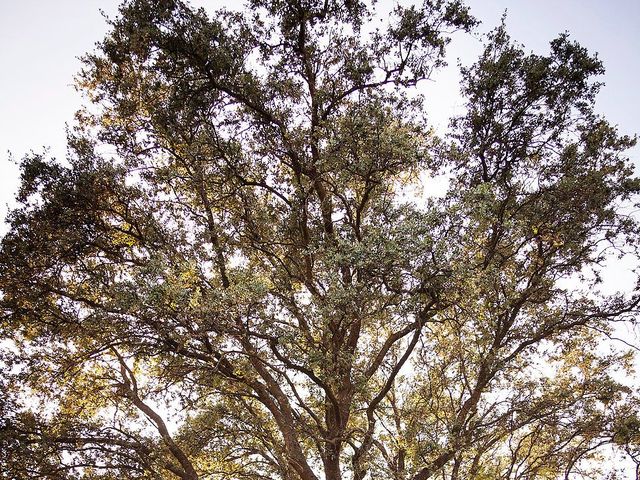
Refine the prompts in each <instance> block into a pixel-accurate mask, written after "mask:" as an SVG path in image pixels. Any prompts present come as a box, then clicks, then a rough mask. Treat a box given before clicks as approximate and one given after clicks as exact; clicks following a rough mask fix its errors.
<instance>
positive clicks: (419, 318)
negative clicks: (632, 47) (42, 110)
mask: <svg viewBox="0 0 640 480" xmlns="http://www.w3.org/2000/svg"><path fill="white" fill-rule="evenodd" d="M377 15H378V14H377V13H376V10H375V4H371V3H370V2H366V1H362V0H344V1H339V0H323V1H321V0H293V1H281V0H249V1H248V2H247V9H246V11H244V12H242V13H238V12H231V11H222V10H221V11H218V12H215V13H212V14H209V13H207V12H206V11H204V10H202V9H200V10H196V9H193V8H192V7H190V6H189V5H187V4H185V3H182V2H181V1H179V0H127V1H126V2H125V3H124V4H123V5H122V6H121V8H120V11H119V15H118V17H117V18H115V19H114V20H111V21H110V33H109V34H108V36H107V37H106V38H105V39H104V40H103V41H102V42H101V43H100V44H99V45H98V48H97V50H96V51H95V52H94V53H90V54H88V55H87V56H86V57H85V58H84V69H83V71H82V72H81V73H80V74H79V77H78V86H79V88H80V89H81V90H82V91H83V92H85V94H86V95H87V99H88V101H87V105H86V108H85V109H83V110H81V111H80V112H79V113H78V115H77V126H76V127H75V128H74V129H72V130H71V131H70V133H69V149H68V151H69V154H68V158H66V160H65V161H64V162H60V161H56V160H53V159H48V158H46V156H45V155H39V154H33V155H29V156H27V157H26V158H24V160H23V161H22V167H21V168H22V170H21V172H22V173H21V175H22V176H21V187H20V191H19V194H18V200H19V202H20V206H19V207H18V208H17V209H15V210H14V211H13V212H12V213H11V214H10V216H9V218H8V222H9V225H10V229H9V232H8V233H7V234H6V235H5V237H4V238H3V240H2V246H1V250H0V290H1V292H2V297H1V300H0V304H1V307H2V318H1V319H0V332H1V333H0V336H1V338H2V339H3V340H2V345H1V347H2V348H1V352H2V357H0V362H1V363H0V365H2V368H3V371H4V372H3V377H2V379H0V384H1V385H2V390H3V391H4V392H5V395H4V397H3V398H2V399H0V452H1V453H0V471H1V472H2V473H0V477H2V478H6V479H16V480H18V479H27V478H30V479H31V478H45V479H61V480H62V479H65V480H71V479H86V480H90V479H91V480H98V479H102V480H108V479H122V478H126V479H140V480H142V479H165V478H166V479H170V478H181V479H184V480H196V479H211V480H214V479H215V480H219V479H220V480H222V479H229V480H231V479H233V480H241V479H254V480H258V479H282V480H285V479H302V480H321V479H325V480H338V479H345V480H365V479H367V480H368V479H371V480H373V479H395V480H426V479H432V478H433V479H435V478H437V479H450V480H454V479H477V480H480V479H505V480H506V479H523V480H524V479H527V480H532V479H578V478H594V479H595V478H611V479H612V478H618V477H616V476H615V475H616V473H615V471H614V470H615V468H614V467H615V466H616V465H612V464H611V460H612V459H613V458H614V457H615V456H616V455H618V453H623V454H624V455H625V456H626V457H628V458H629V459H630V460H629V461H630V462H636V464H640V417H639V407H640V403H639V398H638V395H637V392H636V391H634V389H633V386H632V382H630V381H628V380H629V379H630V378H631V379H632V378H633V366H634V361H635V359H634V355H633V348H632V346H628V348H627V346H625V344H621V343H620V342H618V343H617V344H614V343H611V342H610V341H609V340H608V339H609V338H610V337H611V336H613V335H615V332H616V328H617V326H618V325H620V324H624V323H629V322H631V323H633V322H635V321H636V320H635V316H636V313H637V309H638V303H639V302H640V297H639V296H638V292H637V288H636V287H637V286H633V285H631V286H629V289H628V291H627V292H620V293H619V294H615V295H611V294H608V295H607V294H604V293H602V291H601V289H600V288H599V285H600V283H601V275H602V272H603V271H604V270H603V269H604V268H605V264H606V260H607V258H608V257H609V255H610V254H612V253H614V254H621V255H622V254H633V255H635V254H637V253H638V240H639V238H640V236H639V233H640V230H639V224H638V221H637V218H636V217H634V216H633V215H632V214H630V213H629V206H631V205H634V204H635V203H636V202H637V199H638V193H639V191H640V181H639V180H638V178H636V177H635V176H634V173H633V165H632V164H631V162H630V161H629V160H628V158H627V157H626V153H625V152H626V151H627V150H628V149H629V148H630V147H632V146H633V145H634V144H635V139H634V138H631V137H628V136H624V135H621V134H619V133H618V131H617V129H616V127H615V126H613V125H611V124H610V123H608V122H607V120H606V119H604V118H602V117H601V116H600V115H598V114H597V113H596V112H595V110H594V101H595V96H596V94H597V92H598V89H599V87H600V84H599V83H598V82H597V81H595V77H597V76H598V75H600V74H602V73H603V66H602V64H601V62H600V61H599V60H598V59H597V57H595V56H593V55H591V54H590V53H589V52H587V51H586V50H585V49H584V48H583V47H581V46H580V45H578V44H577V43H575V42H573V41H572V40H571V39H570V38H569V37H568V36H567V35H566V34H564V35H561V36H559V37H558V38H557V39H555V40H553V41H552V42H551V44H550V50H549V53H548V54H546V55H539V54H533V53H525V52H524V51H523V50H522V47H520V46H519V45H518V44H516V43H514V42H513V41H512V40H511V39H510V37H509V36H508V34H507V32H506V27H505V26H504V25H501V26H498V27H497V28H496V29H495V30H494V31H493V32H492V33H491V34H490V35H488V37H487V38H486V44H485V49H484V52H483V53H482V55H481V56H480V58H479V59H478V60H477V62H476V63H475V64H473V65H471V66H469V67H466V68H463V70H462V78H463V82H462V87H461V88H462V94H463V95H464V98H465V99H466V109H465V113H464V114H462V115H461V116H459V117H457V118H454V119H452V121H451V126H450V133H449V134H448V135H447V136H446V137H444V138H439V137H438V136H437V135H436V134H435V133H434V131H433V130H432V129H431V128H430V127H429V123H428V120H427V117H426V112H427V111H428V106H429V103H428V99H427V101H424V100H423V99H422V98H421V96H420V95H418V94H417V92H416V89H415V88H414V87H415V86H416V85H417V84H418V83H419V82H420V81H421V80H424V79H427V78H429V76H430V75H431V73H432V72H433V71H434V69H436V68H438V67H441V66H443V65H444V62H445V49H446V47H447V45H448V43H449V41H450V38H451V35H452V34H453V32H455V31H464V32H469V31H470V30H472V29H473V28H474V26H475V25H476V23H477V22H476V20H475V19H474V18H473V16H472V15H471V13H470V12H469V11H468V9H467V8H466V7H465V6H464V5H463V4H462V3H460V2H459V1H458V0H451V1H449V0H425V1H424V3H423V4H421V5H416V6H409V7H402V6H397V7H396V8H395V9H394V12H393V15H391V17H390V18H385V19H384V21H382V22H380V21H379V18H378V16H377ZM436 176H444V177H446V178H447V179H448V180H447V181H448V182H449V188H448V190H447V192H446V194H444V195H442V196H436V195H433V192H431V191H430V190H429V188H428V186H429V185H431V184H432V182H431V183H430V182H426V180H428V179H429V178H434V177H436ZM425 185H426V187H425ZM615 458H617V457H615ZM608 475H609V476H608Z"/></svg>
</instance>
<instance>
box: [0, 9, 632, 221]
mask: <svg viewBox="0 0 640 480" xmlns="http://www.w3.org/2000/svg"><path fill="white" fill-rule="evenodd" d="M239 3H240V2H237V3H236V2H233V1H232V0H226V1H224V2H221V1H216V0H194V1H192V4H194V5H196V6H200V5H204V6H206V7H207V8H208V9H210V10H213V9H214V8H215V7H216V6H219V5H223V4H225V5H227V6H233V5H238V4H239ZM379 3H380V4H390V3H391V1H390V0H382V1H379ZM403 3H406V2H403ZM118 4H119V1H114V0H102V1H101V0H55V1H48V0H20V1H18V0H0V45H1V46H0V69H1V70H0V72H1V73H0V219H2V218H4V216H5V215H6V211H7V204H8V203H10V202H11V200H12V198H13V195H14V194H15V191H16V189H17V177H18V171H17V168H16V167H15V165H13V164H12V163H11V162H10V161H9V152H11V155H12V156H13V158H14V159H20V158H21V157H22V156H24V155H25V154H26V153H28V152H29V151H30V150H34V151H36V152H40V151H42V150H43V148H44V147H48V148H49V151H50V154H51V155H52V156H55V157H58V158H63V157H64V154H65V148H66V147H65V143H66V142H65V124H66V123H69V124H72V123H73V115H74V113H75V111H76V110H77V109H78V107H79V106H80V104H81V102H82V98H81V96H80V94H79V93H78V92H76V91H75V90H74V88H73V86H72V83H73V76H74V74H75V73H77V72H78V70H79V69H80V62H79V61H78V59H77V57H78V56H80V55H82V54H83V53H85V52H87V51H91V50H92V49H93V48H94V44H95V42H97V41H99V40H100V39H101V38H102V37H103V36H104V34H105V32H106V30H107V26H106V23H105V21H104V19H103V17H102V15H101V13H100V9H102V10H103V11H104V12H105V13H106V14H107V15H109V16H113V15H115V13H116V11H117V5H118ZM467 4H469V5H470V6H471V11H472V13H473V14H474V15H475V16H476V17H477V18H479V19H480V20H481V21H482V22H483V23H482V25H481V26H480V28H479V32H486V31H487V30H489V29H491V28H492V27H494V26H496V25H497V24H498V23H499V22H500V17H501V15H502V14H503V12H504V11H505V10H508V17H507V26H508V30H509V32H510V34H511V36H512V37H513V38H514V39H516V40H517V41H519V42H521V43H523V44H524V45H525V47H526V49H527V50H533V51H535V52H539V53H546V51H547V46H548V42H549V41H550V40H551V39H553V38H554V37H555V36H556V35H557V34H558V33H560V32H563V31H565V30H566V31H569V32H570V33H571V35H572V37H573V38H575V39H576V40H578V41H579V42H581V43H582V44H583V45H585V46H586V47H587V48H589V50H590V51H597V52H599V55H600V58H601V59H602V60H603V61H604V64H605V67H606V68H607V74H606V76H605V77H604V81H605V82H606V86H605V87H604V88H603V90H602V92H601V94H600V96H599V99H598V106H599V110H600V112H602V113H603V114H605V115H606V116H607V118H609V119H610V120H611V121H612V122H613V123H617V124H619V126H620V129H621V131H622V132H624V133H630V134H632V133H635V132H640V119H639V118H640V117H639V116H638V112H639V111H640V89H639V88H638V86H637V79H638V77H639V76H640V55H639V54H638V47H640V28H639V27H638V25H640V0H635V1H634V0H609V1H607V0H467ZM479 51H480V42H479V40H478V39H474V38H471V37H462V36H459V37H457V38H456V40H455V41H454V43H453V44H452V46H451V48H450V54H451V55H450V57H449V58H450V60H449V63H450V67H449V68H447V69H445V70H443V71H441V72H440V73H438V74H436V75H435V77H434V79H433V81H430V82H428V83H427V84H425V85H424V86H423V88H424V91H425V92H426V94H427V99H428V102H429V103H428V109H429V113H430V117H431V119H432V121H433V122H434V124H435V125H437V126H439V127H440V128H442V127H444V126H445V125H446V123H447V119H448V117H449V116H450V115H451V114H453V113H454V112H459V111H460V108H461V106H462V100H461V99H460V98H459V97H458V95H457V93H458V74H457V67H456V63H457V62H456V58H458V57H459V58H461V60H462V62H463V63H464V64H469V63H471V62H472V61H473V60H474V58H475V56H476V55H477V54H478V52H479ZM631 155H632V157H633V158H634V159H635V160H636V162H637V163H640V154H639V153H638V149H637V148H636V149H635V150H634V151H633V152H631ZM4 230H5V228H0V232H2V231H4Z"/></svg>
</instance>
